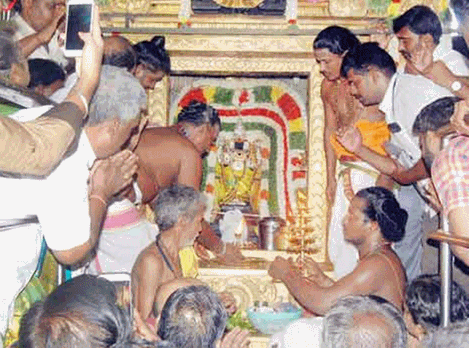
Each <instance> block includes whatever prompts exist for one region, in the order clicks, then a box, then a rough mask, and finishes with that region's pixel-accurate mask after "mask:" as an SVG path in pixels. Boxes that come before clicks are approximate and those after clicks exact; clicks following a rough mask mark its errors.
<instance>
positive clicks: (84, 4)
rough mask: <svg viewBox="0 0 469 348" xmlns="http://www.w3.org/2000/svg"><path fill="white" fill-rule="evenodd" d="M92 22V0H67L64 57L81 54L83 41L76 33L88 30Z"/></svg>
mask: <svg viewBox="0 0 469 348" xmlns="http://www.w3.org/2000/svg"><path fill="white" fill-rule="evenodd" d="M92 22H93V0H70V1H68V3H67V23H66V27H65V49H64V54H65V56H66V57H79V56H81V54H82V51H83V46H84V44H85V43H84V42H83V41H82V40H81V39H80V37H79V36H78V33H79V32H85V33H88V32H90V31H91V23H92Z"/></svg>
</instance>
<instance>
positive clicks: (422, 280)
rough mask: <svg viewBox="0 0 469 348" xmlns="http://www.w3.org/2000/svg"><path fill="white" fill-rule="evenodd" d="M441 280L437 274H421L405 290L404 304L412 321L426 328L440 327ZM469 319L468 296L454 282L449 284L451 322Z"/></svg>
mask: <svg viewBox="0 0 469 348" xmlns="http://www.w3.org/2000/svg"><path fill="white" fill-rule="evenodd" d="M440 290H441V280H440V276H439V275H438V274H423V275H420V276H418V277H417V278H415V279H414V280H413V281H412V282H411V283H410V284H409V285H407V288H406V303H407V307H408V308H409V311H410V313H411V314H412V317H413V319H414V321H415V322H416V323H418V324H423V325H424V326H427V327H430V328H432V327H438V326H440ZM468 318H469V296H468V295H467V293H466V292H465V291H464V289H463V288H462V287H461V286H460V285H459V284H458V283H456V282H455V281H452V283H451V309H450V320H451V322H457V321H465V320H467V319H468Z"/></svg>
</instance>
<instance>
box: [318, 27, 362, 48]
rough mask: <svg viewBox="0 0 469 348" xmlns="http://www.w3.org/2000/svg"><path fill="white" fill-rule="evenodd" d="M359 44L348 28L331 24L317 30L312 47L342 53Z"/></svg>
mask: <svg viewBox="0 0 469 348" xmlns="http://www.w3.org/2000/svg"><path fill="white" fill-rule="evenodd" d="M359 44H360V41H359V40H358V39H357V37H356V36H355V35H354V34H353V33H352V32H351V31H350V30H348V29H346V28H343V27H339V26H336V25H332V26H330V27H327V28H326V29H324V30H321V31H320V32H319V34H318V35H317V36H316V38H315V39H314V42H313V48H314V49H320V48H325V49H328V50H329V52H331V53H334V54H338V55H342V54H344V53H345V52H347V51H349V50H351V49H353V48H355V47H356V46H358V45H359Z"/></svg>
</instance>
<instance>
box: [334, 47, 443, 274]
mask: <svg viewBox="0 0 469 348" xmlns="http://www.w3.org/2000/svg"><path fill="white" fill-rule="evenodd" d="M341 73H342V75H343V76H344V77H346V78H347V80H348V81H349V83H350V85H351V88H352V90H353V92H352V94H353V95H354V96H355V97H356V98H357V99H358V100H359V101H360V102H361V103H362V104H363V105H373V104H379V106H380V110H381V111H383V112H384V113H385V115H386V122H387V123H388V125H389V128H390V130H391V133H392V137H391V142H390V144H389V146H388V147H387V149H386V150H387V152H388V154H389V155H390V156H391V157H392V158H391V157H385V156H381V155H379V154H377V153H376V152H374V151H372V150H370V149H369V148H367V147H365V146H363V144H362V142H361V137H360V134H359V133H357V130H356V129H354V128H349V129H347V130H346V131H345V132H343V134H342V135H341V136H339V141H340V142H341V143H342V145H343V146H344V147H345V148H347V149H348V150H349V151H352V152H354V153H355V154H356V155H357V156H358V157H360V158H361V159H363V160H364V161H366V162H368V163H369V164H371V165H372V166H373V167H375V168H376V169H378V170H379V171H380V172H381V173H383V174H386V175H389V176H391V177H392V178H393V179H394V180H396V181H397V182H398V183H400V184H402V185H403V186H401V187H400V189H399V192H398V193H397V198H398V201H399V204H400V205H401V207H402V208H403V209H405V210H406V211H407V212H408V213H409V219H408V222H407V225H406V233H405V236H404V238H403V240H402V241H401V242H399V243H396V245H395V251H396V253H397V254H398V256H399V257H400V258H401V261H402V263H403V265H404V267H405V269H406V272H407V277H408V280H409V281H410V280H412V279H414V278H415V277H417V276H418V275H419V274H420V273H421V259H422V254H423V245H422V235H423V232H422V215H423V213H424V207H425V204H424V201H423V199H422V197H421V196H420V195H419V193H418V192H417V190H416V189H415V187H414V186H412V185H410V184H414V183H416V182H418V181H419V180H421V179H424V178H426V177H428V173H427V171H426V169H425V165H424V164H423V161H422V159H421V157H422V156H421V152H420V148H419V142H418V138H417V137H415V136H413V135H412V125H413V122H414V120H415V118H416V117H417V114H418V113H419V111H420V110H421V109H422V108H423V107H425V106H426V105H428V104H429V103H431V102H432V101H434V100H436V99H439V98H441V97H444V96H449V95H451V93H450V91H448V90H447V89H445V88H443V87H440V86H438V85H436V84H434V83H433V82H432V81H430V80H428V79H426V78H424V77H423V76H415V75H409V74H398V73H396V66H395V63H394V61H393V59H392V57H391V56H390V55H389V54H388V53H387V52H386V51H384V50H383V49H381V48H380V47H379V46H378V45H376V44H374V43H366V44H362V45H360V46H359V47H358V48H357V49H356V50H355V51H354V52H350V53H348V54H347V55H346V57H345V58H344V61H343V63H342V68H341ZM393 158H394V159H393Z"/></svg>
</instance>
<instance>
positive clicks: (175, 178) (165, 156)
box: [90, 101, 242, 277]
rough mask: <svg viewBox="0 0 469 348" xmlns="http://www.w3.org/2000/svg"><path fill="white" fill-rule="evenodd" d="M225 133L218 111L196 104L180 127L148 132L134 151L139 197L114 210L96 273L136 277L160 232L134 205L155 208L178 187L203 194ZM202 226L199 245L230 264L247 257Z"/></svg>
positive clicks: (92, 266) (180, 117)
mask: <svg viewBox="0 0 469 348" xmlns="http://www.w3.org/2000/svg"><path fill="white" fill-rule="evenodd" d="M219 131H220V118H219V117H218V113H217V111H216V110H215V109H214V108H212V107H211V106H209V105H207V104H203V103H199V102H195V101H193V102H191V103H189V104H188V105H187V106H185V107H184V108H182V110H181V111H180V112H179V114H178V120H177V124H176V125H174V126H169V127H148V128H147V129H145V130H144V131H143V133H142V136H141V138H140V142H139V144H138V145H137V148H136V149H135V151H134V152H135V153H136V154H137V156H138V158H139V162H138V165H139V169H138V171H137V174H138V175H137V184H138V185H134V188H135V189H136V192H135V193H137V197H138V198H137V199H132V198H130V199H124V200H122V201H119V202H116V203H115V204H114V205H113V206H111V208H110V209H108V214H107V218H106V221H105V222H104V227H103V231H102V234H101V237H100V244H99V248H98V250H97V254H96V257H95V258H94V260H93V261H92V262H91V264H90V271H91V272H92V273H94V274H99V273H103V272H130V270H131V269H132V266H133V264H134V262H135V260H136V258H137V256H138V254H139V253H140V251H142V249H143V248H145V246H146V245H148V243H149V242H150V241H153V240H154V238H155V236H156V233H157V231H156V229H155V228H154V226H152V224H151V223H150V222H149V221H148V220H147V219H146V218H145V217H142V214H141V212H139V211H138V210H137V208H136V206H135V204H134V203H133V202H132V201H135V202H136V203H138V202H139V201H140V202H142V203H149V204H151V202H153V200H154V199H155V197H156V196H157V195H158V193H159V192H160V191H161V190H162V189H164V188H166V187H169V186H171V185H176V184H178V185H186V186H189V187H192V188H194V189H195V190H199V188H200V184H201V181H202V165H203V163H202V156H203V154H204V153H205V152H207V151H208V150H209V148H210V146H211V145H212V143H213V142H214V141H215V140H216V139H217V136H218V133H219ZM140 191H141V192H140ZM202 227H203V228H202V233H201V234H200V236H199V237H198V238H197V241H198V242H200V243H201V244H202V245H204V246H206V247H207V248H208V249H210V250H211V251H213V252H214V253H215V254H216V255H217V256H219V257H221V258H225V260H226V259H237V258H241V257H242V255H241V253H240V252H239V249H237V248H235V247H234V246H233V245H225V244H224V243H223V242H222V241H221V239H220V238H218V237H217V236H216V235H215V234H214V232H213V231H212V230H211V229H210V226H209V225H208V223H207V222H206V221H203V222H202ZM184 254H185V256H187V260H188V262H184V264H185V269H184V275H185V276H187V277H189V276H190V277H193V276H195V275H196V274H194V273H195V272H194V269H195V267H191V264H193V263H194V262H195V261H194V260H195V258H194V257H193V254H192V253H191V251H190V250H188V249H185V250H184ZM186 266H187V267H186Z"/></svg>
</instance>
